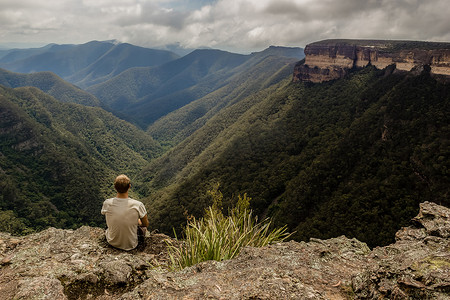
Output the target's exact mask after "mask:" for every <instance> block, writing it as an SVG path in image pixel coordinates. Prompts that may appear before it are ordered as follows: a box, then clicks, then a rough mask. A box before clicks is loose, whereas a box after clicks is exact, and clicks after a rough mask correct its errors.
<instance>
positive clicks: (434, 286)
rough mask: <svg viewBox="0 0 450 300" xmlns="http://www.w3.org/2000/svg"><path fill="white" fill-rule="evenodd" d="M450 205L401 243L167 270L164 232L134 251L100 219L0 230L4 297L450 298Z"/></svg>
mask: <svg viewBox="0 0 450 300" xmlns="http://www.w3.org/2000/svg"><path fill="white" fill-rule="evenodd" d="M449 218H450V209H448V208H446V207H443V206H439V205H437V204H434V203H430V202H425V203H422V204H421V205H420V212H419V214H418V216H417V217H415V218H414V219H413V220H412V225H411V226H410V227H407V228H403V229H402V230H400V231H399V232H398V233H397V235H396V242H395V243H394V244H391V245H389V246H386V247H377V248H374V249H373V250H370V249H369V248H368V247H367V246H366V244H364V243H362V242H360V241H358V240H356V239H349V238H346V237H345V236H341V237H337V238H333V239H329V240H318V239H311V241H310V242H308V243H305V242H300V243H297V242H294V241H290V242H286V243H280V244H275V245H270V246H268V247H264V248H245V249H244V250H243V251H242V252H241V253H240V255H239V256H238V257H237V258H235V259H232V260H227V261H221V262H216V261H208V262H204V263H200V264H198V265H195V266H193V267H189V268H186V269H184V270H181V271H175V272H171V271H169V270H168V260H169V258H168V253H167V247H166V240H167V239H170V238H169V237H167V236H165V235H162V234H155V233H153V234H149V235H148V236H147V238H146V245H145V246H142V247H140V248H138V249H136V250H133V251H130V252H124V251H120V250H117V249H114V248H112V247H109V246H108V244H107V243H106V242H105V240H104V236H103V230H102V229H100V228H91V227H82V228H79V229H77V230H61V229H54V228H50V229H47V230H45V231H42V232H40V233H36V234H32V235H29V236H25V237H13V236H10V235H8V234H0V264H1V267H0V294H1V295H2V297H3V298H4V299H52V300H56V299H105V300H106V299H205V298H208V299H355V298H356V299H448V295H449V294H450V243H449V237H450V219H449Z"/></svg>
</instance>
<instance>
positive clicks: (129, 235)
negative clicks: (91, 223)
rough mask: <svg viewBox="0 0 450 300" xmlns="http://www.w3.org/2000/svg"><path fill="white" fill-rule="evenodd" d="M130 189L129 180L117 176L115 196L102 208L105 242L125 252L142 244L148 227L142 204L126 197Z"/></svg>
mask: <svg viewBox="0 0 450 300" xmlns="http://www.w3.org/2000/svg"><path fill="white" fill-rule="evenodd" d="M130 187H131V183H130V179H129V178H128V177H127V176H126V175H119V176H117V178H116V180H115V181H114V188H115V189H116V191H117V196H116V197H114V198H110V199H106V200H105V201H104V202H103V207H102V215H105V217H106V225H107V226H108V228H107V229H106V233H105V234H106V240H107V241H108V243H109V244H110V245H111V246H113V247H115V248H119V249H122V250H127V251H128V250H132V249H134V248H136V247H137V245H138V242H140V241H142V242H143V240H144V236H145V232H146V230H147V226H148V218H147V210H146V209H145V206H144V204H143V203H142V202H140V201H137V200H134V199H131V198H129V197H128V190H129V189H130ZM138 235H139V239H138Z"/></svg>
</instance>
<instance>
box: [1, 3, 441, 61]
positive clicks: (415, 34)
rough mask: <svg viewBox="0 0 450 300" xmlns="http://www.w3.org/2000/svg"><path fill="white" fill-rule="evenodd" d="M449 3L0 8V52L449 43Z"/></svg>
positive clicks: (3, 5) (29, 5)
mask: <svg viewBox="0 0 450 300" xmlns="http://www.w3.org/2000/svg"><path fill="white" fill-rule="evenodd" d="M449 16H450V2H449V1H448V0H367V1H366V0H194V1H188V0H0V44H4V43H31V44H48V43H59V44H63V43H75V44H79V43H85V42H88V41H91V40H110V39H116V40H119V41H121V42H129V43H132V44H135V45H141V46H146V47H158V46H162V45H165V44H172V43H180V44H181V45H182V46H184V47H187V48H198V47H212V48H219V49H224V50H230V51H236V52H243V51H244V52H245V51H255V50H262V49H264V48H266V47H268V46H270V45H280V46H299V47H304V46H305V45H306V44H308V43H310V42H313V41H318V40H322V39H329V38H360V39H406V40H427V41H447V42H450V17H449Z"/></svg>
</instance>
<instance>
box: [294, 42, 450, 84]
mask: <svg viewBox="0 0 450 300" xmlns="http://www.w3.org/2000/svg"><path fill="white" fill-rule="evenodd" d="M305 55H306V56H305V60H304V62H303V61H302V62H300V63H298V64H297V65H296V66H295V69H294V78H293V80H294V82H295V81H307V82H315V83H318V82H324V81H329V80H333V79H338V78H341V77H343V76H345V75H346V74H347V73H348V71H349V70H351V69H353V68H362V67H365V66H368V65H372V66H375V67H376V68H378V69H384V68H386V67H388V66H394V67H395V70H397V71H406V72H420V71H421V70H423V68H424V67H425V66H429V68H430V74H431V75H433V76H437V77H442V78H445V79H448V78H450V43H437V42H413V41H388V40H324V41H320V42H315V43H312V44H309V45H307V46H306V48H305Z"/></svg>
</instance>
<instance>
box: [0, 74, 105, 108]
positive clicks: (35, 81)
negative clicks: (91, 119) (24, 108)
mask: <svg viewBox="0 0 450 300" xmlns="http://www.w3.org/2000/svg"><path fill="white" fill-rule="evenodd" d="M0 85H3V86H5V87H10V88H16V87H24V86H33V87H36V88H38V89H40V90H41V91H43V92H45V93H48V94H49V95H50V96H53V97H55V98H56V99H58V100H59V101H62V102H72V103H78V104H83V105H87V106H100V101H99V100H98V99H97V98H95V97H94V96H93V95H91V94H89V93H88V92H85V91H83V90H81V89H80V88H78V87H76V86H74V85H72V84H70V83H68V82H66V81H64V80H62V79H61V78H59V77H58V76H56V75H55V74H53V73H51V72H39V73H33V74H19V73H14V72H10V71H7V70H3V69H0Z"/></svg>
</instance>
